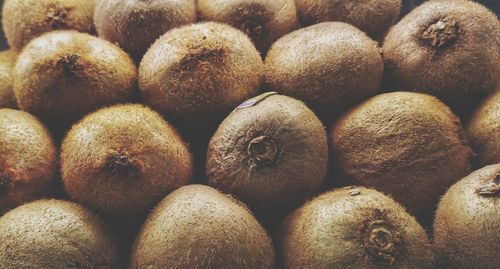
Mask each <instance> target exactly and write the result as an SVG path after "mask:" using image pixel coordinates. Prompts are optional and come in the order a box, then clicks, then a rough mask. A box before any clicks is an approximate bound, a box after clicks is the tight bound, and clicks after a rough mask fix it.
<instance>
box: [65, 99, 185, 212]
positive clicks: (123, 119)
mask: <svg viewBox="0 0 500 269" xmlns="http://www.w3.org/2000/svg"><path fill="white" fill-rule="evenodd" d="M61 150H62V152H61V167H62V168H61V169H62V171H61V172H62V177H63V183H64V189H65V190H66V192H67V193H68V195H69V196H70V198H71V199H73V200H75V201H77V202H79V203H82V204H84V205H87V206H89V207H90V208H92V209H94V210H96V211H97V212H99V213H101V214H102V215H104V216H110V217H114V218H120V219H127V220H128V219H133V218H135V217H145V215H146V214H147V211H148V210H149V209H151V208H153V207H154V206H155V205H156V203H158V202H159V201H160V200H161V199H162V198H163V197H164V196H165V195H167V194H168V193H170V192H171V191H173V190H175V189H177V188H179V187H180V186H182V185H186V184H188V183H189V181H190V180H191V177H192V173H193V167H192V156H191V153H190V152H189V149H188V147H187V145H186V144H185V142H184V141H183V139H182V138H181V137H180V136H179V134H178V133H177V131H176V130H175V129H174V128H173V127H172V126H171V125H170V124H169V123H167V122H166V121H165V120H163V118H161V116H160V115H159V114H158V113H156V112H154V111H152V110H150V109H149V108H146V107H144V106H141V105H118V106H113V107H109V108H103V109H101V110H98V111H96V112H94V113H92V114H89V115H88V116H86V117H85V118H84V119H83V120H81V121H80V122H79V123H77V124H75V125H73V127H72V128H71V130H70V131H69V132H68V134H67V135H66V138H65V139H64V141H63V143H62V149H61Z"/></svg>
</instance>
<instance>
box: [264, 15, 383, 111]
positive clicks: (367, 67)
mask: <svg viewBox="0 0 500 269" xmlns="http://www.w3.org/2000/svg"><path fill="white" fill-rule="evenodd" d="M383 70H384V64H383V61H382V56H381V55H380V52H379V48H378V45H377V42H375V41H373V40H371V39H370V38H369V37H368V36H366V35H365V34H364V33H363V32H361V31H360V30H358V29H356V28H355V27H354V26H351V25H349V24H346V23H342V22H324V23H320V24H316V25H313V26H309V27H306V28H303V29H300V30H297V31H295V32H292V33H290V34H288V35H286V36H284V37H282V38H281V39H279V40H278V41H276V43H274V44H273V46H272V47H271V49H270V50H269V52H268V54H267V57H266V72H265V82H266V85H267V87H268V88H269V89H270V90H273V91H277V92H279V93H281V94H285V95H289V96H292V97H295V98H297V99H299V100H302V101H304V102H305V103H306V104H308V105H309V106H310V107H311V108H312V109H313V110H315V111H316V112H318V113H319V114H320V116H322V114H330V112H331V111H340V110H342V109H345V108H347V107H349V106H351V105H353V104H354V103H356V102H358V101H361V100H362V99H365V98H368V97H370V96H371V95H375V93H376V92H377V90H378V89H379V87H380V83H381V82H382V77H383Z"/></svg>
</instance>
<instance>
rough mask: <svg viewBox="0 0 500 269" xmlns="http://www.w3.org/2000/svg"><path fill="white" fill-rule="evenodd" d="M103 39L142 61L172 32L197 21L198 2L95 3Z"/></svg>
mask: <svg viewBox="0 0 500 269" xmlns="http://www.w3.org/2000/svg"><path fill="white" fill-rule="evenodd" d="M95 1H96V9H95V13H94V22H95V26H96V30H97V33H98V34H99V37H101V38H104V39H106V40H109V41H111V42H113V43H117V44H119V45H120V46H121V47H122V48H123V49H124V50H125V51H127V52H128V53H130V55H132V57H133V58H134V59H135V60H136V61H138V62H139V61H140V60H141V58H142V56H143V55H144V53H146V51H147V49H148V48H149V46H151V44H153V43H154V42H155V40H156V39H157V38H158V37H160V36H161V35H162V34H164V33H165V32H167V31H168V30H170V29H172V28H175V27H179V26H181V25H184V24H189V23H194V22H196V19H197V15H196V0H154V1H143V0H132V1H123V0H95Z"/></svg>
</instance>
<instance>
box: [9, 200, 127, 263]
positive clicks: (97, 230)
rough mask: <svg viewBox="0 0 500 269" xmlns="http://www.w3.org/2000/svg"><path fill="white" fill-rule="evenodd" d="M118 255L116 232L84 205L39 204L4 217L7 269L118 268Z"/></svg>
mask: <svg viewBox="0 0 500 269" xmlns="http://www.w3.org/2000/svg"><path fill="white" fill-rule="evenodd" d="M118 252H119V251H118V244H117V242H116V239H115V237H114V234H113V232H112V231H111V229H110V228H109V227H108V226H107V225H106V224H104V223H103V222H102V221H101V220H100V219H99V217H98V216H97V215H95V214H94V213H93V212H91V211H90V210H88V209H86V208H85V207H82V206H80V205H78V204H74V203H71V202H66V201H59V200H39V201H35V202H32V203H28V204H25V205H22V206H20V207H18V208H15V209H13V210H11V211H9V212H8V213H7V214H5V215H4V216H3V217H1V218H0V264H2V268H3V269H32V268H52V269H66V268H79V269H94V268H102V269H115V268H116V269H118V268H122V267H121V266H120V261H119V259H120V257H119V253H118Z"/></svg>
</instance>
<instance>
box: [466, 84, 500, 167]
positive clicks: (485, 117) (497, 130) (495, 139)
mask: <svg viewBox="0 0 500 269" xmlns="http://www.w3.org/2000/svg"><path fill="white" fill-rule="evenodd" d="M467 133H468V135H469V140H470V142H471V146H472V148H473V149H474V151H475V153H476V154H477V157H478V158H477V159H478V163H479V165H480V166H485V165H488V164H495V163H500V89H499V90H498V91H497V92H496V93H495V94H492V95H491V96H490V97H489V98H488V99H486V101H484V102H483V103H482V104H481V106H480V107H479V108H478V109H477V110H476V112H475V113H474V115H473V116H472V118H471V119H470V121H469V124H468V126H467Z"/></svg>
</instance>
